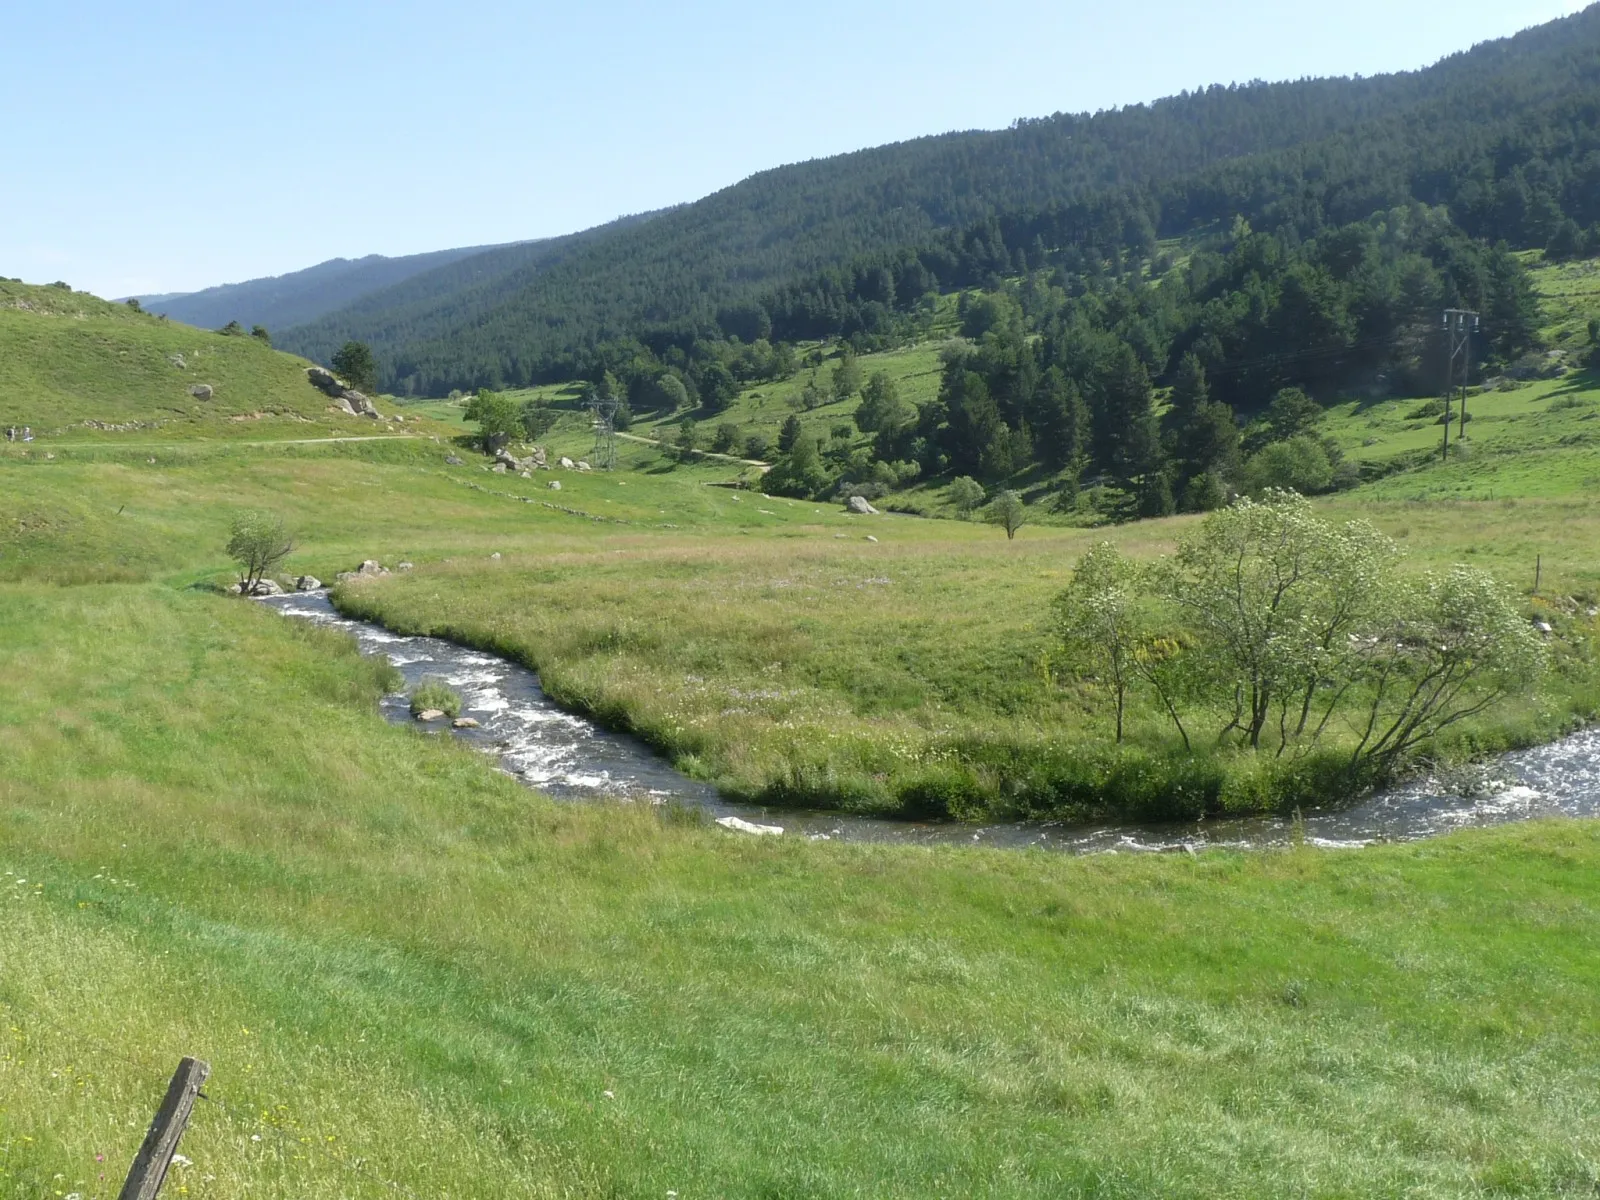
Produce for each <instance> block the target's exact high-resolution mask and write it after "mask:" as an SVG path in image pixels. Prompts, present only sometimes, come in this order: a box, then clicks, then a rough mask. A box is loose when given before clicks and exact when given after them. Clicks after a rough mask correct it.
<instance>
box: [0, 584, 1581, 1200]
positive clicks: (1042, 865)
mask: <svg viewBox="0 0 1600 1200" xmlns="http://www.w3.org/2000/svg"><path fill="white" fill-rule="evenodd" d="M0 599H3V603H0V637H3V638H4V644H5V645H6V646H7V648H8V653H7V655H6V656H5V657H4V658H3V659H0V752H3V761H4V762H5V763H6V767H5V770H4V772H3V774H0V860H3V861H0V871H3V872H10V874H9V875H6V874H0V962H3V963H4V973H3V975H0V1017H3V1024H0V1081H3V1082H0V1190H4V1191H6V1192H7V1193H8V1194H15V1195H55V1194H56V1193H58V1192H59V1193H63V1194H64V1193H66V1192H67V1191H76V1192H78V1193H79V1194H80V1195H82V1196H84V1197H106V1196H110V1195H113V1194H114V1193H115V1190H116V1187H117V1186H118V1184H119V1182H120V1172H121V1170H122V1169H124V1168H125V1165H126V1163H127V1162H128V1161H129V1160H130V1158H131V1155H132V1153H133V1150H134V1149H135V1147H136V1145H137V1142H138V1140H139V1138H140V1136H141V1135H142V1133H143V1129H144V1125H145V1123H146V1121H147V1120H148V1118H149V1114H150V1113H151V1111H153V1108H154V1105H155V1103H156V1101H157V1100H158V1098H159V1095H160V1092H161V1089H162V1087H163V1086H164V1083H165V1077H166V1075H167V1074H168V1073H169V1072H170V1070H171V1067H172V1066H173V1065H174V1064H175V1062H176V1059H177V1057H178V1056H179V1055H180V1054H184V1053H193V1054H198V1055H201V1056H204V1057H206V1058H207V1059H208V1060H209V1061H210V1062H211V1063H212V1067H213V1075H212V1079H211V1082H210V1084H208V1086H207V1089H206V1090H207V1093H208V1095H210V1096H211V1097H212V1098H213V1102H212V1103H209V1104H207V1103H202V1104H201V1105H200V1107H199V1108H198V1109H197V1110H196V1116H195V1119H194V1121H193V1124H192V1125H191V1128H190V1131H189V1133H188V1134H187V1135H186V1138H185V1142H184V1146H183V1151H184V1153H185V1155H186V1156H187V1157H188V1158H190V1159H192V1160H193V1165H192V1166H191V1167H188V1168H184V1169H181V1170H179V1171H177V1172H175V1176H174V1179H173V1181H172V1182H171V1183H169V1188H172V1189H174V1190H175V1189H176V1188H179V1187H181V1188H182V1189H183V1190H182V1192H181V1193H175V1194H182V1195H186V1196H189V1197H193V1198H195V1200H203V1198H205V1197H233V1196H240V1195H259V1196H284V1197H289V1196H307V1195H339V1196H350V1197H364V1196H374V1197H375V1196H387V1195H393V1194H394V1190H393V1189H392V1188H391V1187H390V1186H389V1185H390V1183H393V1184H395V1185H398V1186H399V1187H401V1188H405V1189H408V1190H409V1191H410V1192H411V1193H413V1194H416V1195H419V1196H420V1195H426V1196H503V1195H532V1196H546V1195H548V1196H557V1195H561V1196H616V1195H628V1196H633V1195H640V1196H649V1195H665V1194H666V1192H667V1191H668V1190H669V1189H670V1190H674V1191H676V1192H677V1193H678V1194H679V1195H680V1196H692V1195H717V1196H729V1197H764V1196H774V1195H874V1196H926V1195H930V1194H951V1195H985V1196H1019V1197H1020V1196H1030V1197H1031V1196H1038V1195H1062V1196H1072V1195H1083V1196H1089V1195H1093V1196H1149V1195H1163V1196H1197V1197H1198V1196H1216V1195H1230V1196H1280V1195H1283V1194H1285V1193H1286V1192H1287V1193H1291V1194H1304V1195H1319V1196H1370V1195H1408V1196H1456V1195H1463V1194H1524V1195H1573V1196H1576V1195H1588V1194H1592V1192H1593V1189H1594V1188H1595V1186H1596V1183H1597V1181H1600V1180H1597V1175H1596V1169H1595V1166H1594V1162H1595V1159H1596V1156H1597V1155H1600V1112H1597V1108H1596V1104H1595V1100H1594V1097H1595V1094H1596V1091H1595V1084H1596V1077H1597V1073H1600V1056H1597V1053H1596V1049H1595V1047H1596V1046H1597V1045H1600V1039H1597V1034H1600V1029H1597V1028H1596V1022H1595V1010H1594V1007H1593V1005H1592V1004H1589V1003H1588V1002H1587V1000H1586V997H1588V996H1590V995H1592V993H1593V991H1594V989H1595V987H1596V986H1597V985H1600V978H1597V975H1600V954H1597V950H1600V947H1597V944H1596V936H1595V929H1596V928H1597V926H1596V922H1595V912H1596V908H1597V905H1600V883H1597V882H1596V881H1597V880H1600V869H1597V868H1600V834H1597V833H1596V832H1595V830H1594V828H1593V827H1592V826H1590V825H1588V824H1581V823H1546V824H1539V825H1533V826H1527V827H1523V828H1518V829H1507V830H1500V831H1496V832H1492V833H1478V834H1471V835H1462V836H1458V837H1454V838H1449V839H1444V840H1441V841H1437V842H1431V843H1425V844H1417V845H1411V846H1400V847H1387V848H1380V849H1375V850H1371V851H1364V852H1360V853H1330V852H1320V851H1315V850H1292V851H1285V852H1278V853H1267V854H1231V853H1212V854H1206V855H1203V856H1202V857H1200V858H1199V859H1190V858H1187V857H1178V858H1167V857H1154V858H1126V857H1115V856H1114V857H1109V858H1095V859H1067V858H1058V857H1052V856H1048V855H1043V854H1006V853H997V852H988V851H962V850H959V849H946V850H914V849H903V848H893V847H864V846H840V845H832V844H811V843H806V842H788V841H781V840H780V841H777V842H773V841H767V840H755V839H752V840H749V841H744V840H738V839H736V838H734V837H732V836H731V835H728V834H725V833H723V832H722V831H720V830H712V829H701V828H695V827H693V826H685V825H682V824H675V823H673V822H671V821H666V822H663V821H662V820H660V819H658V818H657V817H656V816H655V815H653V814H651V813H650V812H648V811H645V810H639V809H627V808H606V807H573V806H554V805H551V804H550V803H548V802H546V801H543V800H540V799H539V798H537V797H534V796H530V795H529V794H528V793H527V792H525V791H523V790H522V789H520V788H519V787H518V786H517V785H515V784H514V783H512V782H511V781H509V780H507V779H505V778H503V777H501V776H499V775H497V774H496V773H495V772H493V771H492V770H490V769H489V767H488V765H487V763H486V762H485V761H484V760H483V759H481V758H479V757H477V756H476V755H474V754H471V753H469V752H467V751H464V750H460V749H458V748H455V747H453V746H451V745H449V744H448V743H440V742H437V741H435V740H432V739H428V738H425V737H419V736H417V735H415V734H413V733H412V732H411V731H409V730H407V729H402V728H396V727H391V726H386V725H385V724H384V723H383V722H381V721H380V720H379V719H378V718H377V717H376V715H375V714H374V712H373V702H374V700H375V697H376V691H377V688H378V687H379V683H378V682H377V679H376V673H375V670H374V668H373V667H372V666H370V665H369V664H366V663H364V662H362V661H361V660H360V659H358V658H357V657H355V655H354V654H353V653H352V652H351V650H350V648H349V643H348V642H347V641H345V640H343V639H341V638H338V637H336V636H333V635H331V634H327V633H322V632H318V631H316V630H313V629H308V628H306V627H304V626H299V625H295V624H292V623H290V622H287V621H284V620H283V619H282V618H280V617H277V616H276V615H274V614H272V613H270V612H268V611H265V610H263V609H261V608H259V607H257V606H252V605H250V604H247V603H245V602H240V601H232V600H226V599H223V598H221V597H217V596H214V595H210V594H205V593H198V592H181V591H174V590H172V589H170V588H167V587H164V586H159V585H127V584H122V585H100V586H84V587H78V588H72V589H67V590H65V591H52V590H49V589H43V590H41V589H37V588H33V587H30V586H18V585H6V586H4V587H3V588H0ZM1487 881H1492V883H1490V884H1489V885H1488V886H1486V882H1487ZM257 1138H259V1139H260V1140H259V1141H257V1140H255V1139H257ZM102 1157H103V1159H104V1161H100V1159H101V1158H102ZM101 1176H104V1178H101Z"/></svg>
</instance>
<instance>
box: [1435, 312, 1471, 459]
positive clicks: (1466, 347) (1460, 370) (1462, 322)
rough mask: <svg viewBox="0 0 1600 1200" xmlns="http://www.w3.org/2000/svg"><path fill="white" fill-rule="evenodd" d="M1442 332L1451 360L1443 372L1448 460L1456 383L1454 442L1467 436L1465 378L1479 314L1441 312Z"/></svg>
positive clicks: (1445, 449) (1444, 452)
mask: <svg viewBox="0 0 1600 1200" xmlns="http://www.w3.org/2000/svg"><path fill="white" fill-rule="evenodd" d="M1444 331H1445V334H1446V336H1448V338H1449V339H1450V346H1449V349H1450V357H1449V359H1448V360H1447V361H1446V363H1445V372H1444V380H1445V383H1444V449H1443V451H1442V455H1443V457H1444V458H1445V459H1446V460H1448V459H1449V457H1450V401H1451V398H1452V397H1453V396H1454V395H1455V389H1456V379H1457V377H1458V376H1459V378H1460V380H1461V410H1460V412H1461V415H1460V418H1459V423H1458V424H1457V426H1456V441H1458V442H1459V441H1460V440H1461V439H1462V438H1464V437H1466V436H1467V378H1468V375H1469V373H1470V372H1471V370H1472V335H1473V334H1474V333H1476V332H1478V314H1477V313H1475V312H1472V311H1470V310H1468V309H1464V308H1447V309H1445V310H1444Z"/></svg>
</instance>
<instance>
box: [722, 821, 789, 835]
mask: <svg viewBox="0 0 1600 1200" xmlns="http://www.w3.org/2000/svg"><path fill="white" fill-rule="evenodd" d="M717 824H718V825H721V826H722V827H723V828H724V829H731V830H733V831H734V832H735V833H749V834H754V835H755V836H756V837H776V836H777V835H778V834H780V833H782V832H783V826H782V825H757V824H755V823H754V822H753V821H746V820H743V819H741V818H739V817H718V818H717Z"/></svg>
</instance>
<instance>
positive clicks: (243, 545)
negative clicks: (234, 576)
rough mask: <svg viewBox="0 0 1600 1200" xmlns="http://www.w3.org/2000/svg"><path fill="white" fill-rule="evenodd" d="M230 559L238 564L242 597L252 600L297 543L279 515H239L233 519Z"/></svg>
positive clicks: (262, 513)
mask: <svg viewBox="0 0 1600 1200" xmlns="http://www.w3.org/2000/svg"><path fill="white" fill-rule="evenodd" d="M227 549H228V557H230V558H231V559H233V561H234V562H236V563H238V564H239V594H240V595H242V596H253V595H254V594H255V591H256V588H258V587H259V586H260V584H261V581H262V579H263V578H265V577H266V574H267V572H268V571H270V570H272V568H273V567H275V566H277V565H278V564H279V563H280V562H282V561H283V560H284V559H285V558H287V557H288V555H289V552H290V551H291V550H293V549H294V539H293V538H291V537H290V536H289V531H288V530H287V529H286V528H285V527H284V524H283V518H282V517H280V516H278V515H277V514H276V513H270V512H264V511H259V510H258V511H255V512H247V513H240V514H239V515H238V516H237V517H235V518H234V519H233V536H232V537H230V538H229V539H228V547H227Z"/></svg>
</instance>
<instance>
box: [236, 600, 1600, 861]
mask: <svg viewBox="0 0 1600 1200" xmlns="http://www.w3.org/2000/svg"><path fill="white" fill-rule="evenodd" d="M260 603H262V604H266V605H268V606H270V607H272V608H275V609H277V610H278V611H279V612H280V613H282V614H283V615H285V616H288V617H295V618H298V619H301V620H307V621H313V622H315V623H317V624H319V625H326V626H330V627H332V628H336V629H342V630H345V631H347V632H349V633H350V634H352V635H354V637H355V639H356V641H357V643H358V644H359V646H360V647H361V650H362V652H363V653H366V654H385V655H387V656H388V658H389V661H390V662H391V663H393V664H394V665H395V667H396V668H397V669H398V670H399V671H400V673H401V674H402V675H403V676H404V677H405V680H406V687H407V690H408V691H409V690H410V688H411V687H413V686H414V685H415V684H417V683H418V682H419V681H421V680H422V678H423V677H424V676H430V677H434V678H438V679H441V680H443V681H444V682H445V683H447V684H449V686H450V687H451V688H452V689H453V690H455V691H456V692H457V693H459V694H460V696H461V705H462V707H461V715H462V716H463V717H470V718H472V719H474V720H476V721H477V722H478V725H477V727H476V728H463V729H456V728H453V727H452V725H451V723H450V722H449V721H440V722H433V723H430V727H432V728H437V729H439V730H440V731H441V732H444V733H448V735H449V736H453V737H456V738H459V739H460V740H462V741H464V742H467V743H468V744H470V745H472V746H475V747H477V748H478V749H480V750H483V751H484V752H485V753H488V754H492V755H495V756H496V757H497V758H498V759H499V762H500V766H501V767H502V768H503V769H504V770H506V771H508V772H509V773H511V774H512V775H515V776H516V777H517V778H519V779H521V780H522V781H523V782H525V783H526V784H527V785H528V786H529V787H532V788H537V789H538V790H539V791H541V792H545V793H547V794H548V795H551V796H555V797H558V798H562V799H572V800H584V799H596V798H601V797H617V798H622V799H636V800H642V801H647V802H651V803H668V802H673V803H677V804H682V805H686V806H692V807H696V808H700V809H703V810H705V811H706V812H707V813H708V814H709V815H710V817H711V818H712V819H714V820H726V819H729V818H734V819H738V820H741V821H747V822H750V823H752V824H758V825H763V826H778V827H781V828H782V829H783V831H784V833H785V834H791V835H798V836H803V837H809V838H817V839H822V838H830V839H838V840H841V841H862V842H903V843H922V844H963V845H980V846H1000V847H1011V848H1026V847H1040V848H1043V849H1050V850H1061V851H1066V852H1069V853H1080V854H1083V853H1097V852H1105V851H1163V850H1165V851H1172V850H1182V849H1184V848H1185V847H1189V848H1196V849H1197V848H1199V847H1202V846H1234V847H1260V846H1271V845H1279V844H1283V843H1286V842H1288V841H1289V840H1290V838H1291V836H1292V834H1293V830H1292V827H1291V823H1290V822H1289V821H1288V820H1287V819H1285V818H1281V817H1265V818H1251V819H1245V820H1227V821H1206V822H1201V823H1196V824H1189V825H1115V824H1101V825H1067V824H1060V823H1054V822H1037V823H1013V824H996V825H982V826H975V825H958V824H952V823H931V822H913V821H895V820H886V819H881V818H870V817H852V816H844V815H838V814H832V813H814V812H778V811H774V810H771V809H765V808H757V807H754V806H751V805H744V804H730V803H728V802H727V801H725V800H723V799H722V798H721V797H719V796H718V795H717V792H716V789H715V788H713V787H711V786H710V785H709V784H705V783H700V782H697V781H696V780H693V779H689V778H688V777H686V776H684V775H681V774H679V773H678V772H677V771H676V770H674V769H673V768H672V766H671V765H670V764H668V763H667V762H666V760H665V759H663V758H661V757H660V756H659V755H657V754H655V753H654V752H653V751H652V750H650V748H649V747H648V746H646V745H644V743H642V742H640V741H639V740H638V739H636V738H632V737H629V736H627V735H624V734H616V733H610V732H607V731H606V730H603V729H600V728H598V727H597V726H595V725H594V724H592V723H591V722H589V721H587V720H585V719H584V718H582V717H578V716H574V715H573V714H571V713H568V712H565V711H563V710H562V709H561V708H559V707H557V706H556V704H555V703H554V702H553V701H551V700H550V699H549V697H547V696H546V695H545V694H544V691H543V689H542V688H540V686H539V677H538V675H537V674H536V673H535V672H533V671H530V670H528V669H527V668H525V667H521V666H518V665H517V664H515V663H512V662H508V661H507V660H505V659H503V658H500V657H498V656H496V655H493V654H486V653H483V652H481V651H477V650H469V649H467V648H465V647H462V646H458V645H456V644H454V643H452V642H446V641H441V640H440V639H438V638H430V637H403V636H401V635H399V634H395V633H390V632H389V631H388V630H386V629H384V628H382V627H381V626H378V625H373V624H370V623H369V622H366V621H353V620H350V619H349V618H347V617H343V616H340V615H339V613H338V612H337V611H335V609H334V607H333V605H332V604H331V603H330V602H329V600H328V596H327V593H326V592H305V593H297V594H291V595H285V596H273V597H269V598H266V599H263V600H262V601H260ZM383 712H384V715H385V716H386V717H388V719H389V720H391V721H394V722H397V723H407V724H413V723H415V722H414V721H413V718H412V716H411V713H410V710H409V705H408V701H407V699H406V695H405V694H404V693H396V694H394V695H390V696H386V697H384V699H383ZM1596 815H1600V729H1591V730H1587V731H1585V732H1582V733H1578V734H1575V735H1573V736H1572V737H1568V738H1564V739H1563V740H1561V741H1559V742H1554V743H1552V744H1550V745H1548V746H1540V747H1537V748H1535V749H1532V750H1522V751H1518V752H1516V753H1514V754H1508V755H1505V756H1503V757H1501V758H1500V759H1498V760H1496V761H1495V762H1494V763H1493V764H1491V765H1490V767H1489V768H1488V769H1487V770H1486V771H1483V772H1479V773H1475V775H1474V786H1473V787H1472V788H1471V789H1470V794H1463V792H1462V789H1461V788H1460V787H1451V786H1447V785H1446V784H1445V783H1443V782H1441V781H1440V780H1437V779H1430V778H1424V779H1418V780H1416V781H1414V782H1411V783H1408V784H1406V785H1405V786H1403V787H1398V788H1394V789H1392V790H1390V791H1386V792H1382V793H1379V794H1378V795H1375V796H1372V797H1370V798H1368V799H1367V800H1364V801H1363V802H1362V803H1360V804H1358V805H1356V806H1355V807H1353V808H1348V809H1344V810H1341V811H1339V812H1312V813H1308V814H1306V816H1305V818H1304V832H1305V837H1306V840H1307V841H1308V842H1311V843H1313V844H1316V845H1321V846H1349V847H1354V846H1365V845H1370V844H1372V843H1374V842H1381V841H1409V840H1411V839H1415V838H1424V837H1431V836H1433V835H1435V834H1440V833H1447V832H1449V831H1451V830H1454V829H1462V828H1467V827H1469V826H1480V825H1498V824H1501V823H1503V822H1506V821H1519V820H1526V819H1528V818H1530V817H1543V816H1568V817H1591V816H1596Z"/></svg>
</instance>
